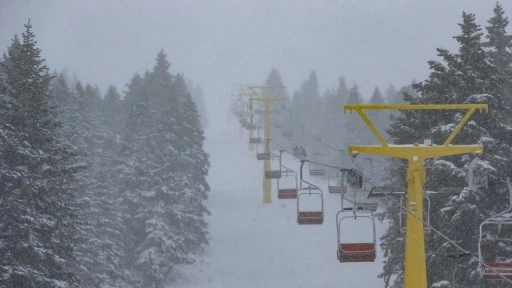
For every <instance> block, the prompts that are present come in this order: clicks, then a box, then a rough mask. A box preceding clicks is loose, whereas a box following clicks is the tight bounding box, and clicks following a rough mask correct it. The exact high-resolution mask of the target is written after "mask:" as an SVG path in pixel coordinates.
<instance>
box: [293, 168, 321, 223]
mask: <svg viewBox="0 0 512 288" xmlns="http://www.w3.org/2000/svg"><path fill="white" fill-rule="evenodd" d="M305 161H306V160H301V161H300V162H301V164H300V189H299V191H307V192H299V193H298V195H297V223H298V224H299V225H304V224H323V223H324V196H323V192H322V190H321V189H320V188H318V186H316V185H313V184H312V183H309V182H308V181H306V180H304V179H303V178H302V167H303V165H304V162H305ZM303 182H304V183H306V184H308V186H307V187H304V188H303V187H302V183H303ZM306 197H317V198H319V200H320V207H319V209H317V210H313V211H305V210H301V207H300V202H301V200H300V199H304V198H306Z"/></svg>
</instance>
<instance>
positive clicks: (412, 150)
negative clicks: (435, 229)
mask: <svg viewBox="0 0 512 288" xmlns="http://www.w3.org/2000/svg"><path fill="white" fill-rule="evenodd" d="M476 109H478V110H480V112H481V111H484V110H485V111H486V112H487V109H488V108H487V104H449V105H437V104H432V105H378V104H377V105H345V107H344V112H345V111H347V110H348V111H350V112H352V111H353V110H355V111H356V112H357V113H358V114H359V116H361V118H362V119H363V121H364V122H365V123H366V125H368V127H369V128H370V130H371V131H372V132H373V134H374V135H375V137H377V139H378V140H379V142H380V143H381V145H372V146H352V145H351V146H349V147H348V151H349V153H351V155H352V156H354V157H355V156H357V155H358V154H359V153H367V154H373V155H380V156H386V157H394V158H401V159H406V160H407V161H408V163H409V165H408V168H407V205H406V206H407V210H408V211H409V213H408V214H407V222H406V223H407V227H406V238H405V271H404V272H405V274H404V287H405V288H427V272H426V264H425V235H424V230H423V229H424V227H423V186H424V184H425V179H426V172H425V167H423V161H424V160H426V159H428V158H437V157H443V156H450V155H459V154H465V153H476V154H480V153H482V152H483V147H482V145H451V142H452V141H453V139H454V138H455V136H456V135H457V134H458V133H459V131H460V130H461V128H462V127H463V126H464V125H465V124H466V122H467V121H468V120H469V118H470V117H471V115H472V114H473V113H474V112H475V110H476ZM364 110H467V112H466V115H465V116H464V117H463V118H462V119H461V120H460V122H459V123H458V124H457V126H455V128H454V130H453V132H452V133H451V134H450V135H449V136H448V138H447V139H446V141H445V142H444V143H443V144H442V145H425V144H418V143H413V144H410V145H390V144H388V143H387V142H386V140H385V139H384V137H382V135H381V134H380V133H379V131H377V129H376V128H375V126H374V125H373V123H372V122H371V121H370V119H369V118H368V117H367V116H366V114H365V113H364Z"/></svg>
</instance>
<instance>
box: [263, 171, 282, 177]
mask: <svg viewBox="0 0 512 288" xmlns="http://www.w3.org/2000/svg"><path fill="white" fill-rule="evenodd" d="M265 178H267V179H279V178H281V171H279V170H267V171H265Z"/></svg>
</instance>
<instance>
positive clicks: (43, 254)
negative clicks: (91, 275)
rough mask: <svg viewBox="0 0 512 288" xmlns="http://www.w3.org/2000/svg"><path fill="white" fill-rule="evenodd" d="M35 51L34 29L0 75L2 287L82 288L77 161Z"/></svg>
mask: <svg viewBox="0 0 512 288" xmlns="http://www.w3.org/2000/svg"><path fill="white" fill-rule="evenodd" d="M15 39H16V38H15ZM36 43H37V42H36V40H35V35H34V33H33V32H32V26H31V25H30V22H29V23H28V24H27V25H25V31H24V32H23V34H22V41H21V42H16V41H13V44H12V45H11V47H10V48H9V49H8V52H7V55H5V56H4V60H3V62H2V65H1V67H0V70H1V71H2V73H3V75H5V83H4V87H2V89H1V91H2V92H3V93H4V96H7V97H8V99H9V101H8V104H9V105H6V106H3V107H2V114H3V115H2V118H3V119H2V120H3V121H2V130H3V131H2V132H3V133H2V137H3V138H4V139H2V143H3V145H2V149H1V150H0V167H1V170H2V171H1V172H2V173H1V175H2V176H1V177H2V179H1V181H0V182H1V186H0V187H1V188H0V189H1V196H0V197H1V200H0V211H1V212H0V219H1V221H0V226H1V227H0V240H1V242H2V245H0V251H1V252H0V253H1V254H2V259H1V260H0V273H1V277H0V286H3V287H62V286H66V287H78V277H77V276H76V275H75V273H74V272H73V267H74V259H73V244H74V238H75V221H76V207H75V205H74V204H75V200H76V194H75V193H76V189H75V188H76V187H75V185H74V181H75V174H76V167H73V166H72V164H75V161H74V154H73V150H72V149H71V147H70V146H69V145H68V143H66V142H65V141H63V139H59V137H58V134H57V130H58V128H59V127H60V126H61V123H59V121H58V119H57V115H56V109H55V101H54V99H53V98H52V96H51V95H50V93H49V83H50V80H51V76H50V74H49V73H48V68H47V66H46V65H45V64H44V62H45V60H44V59H43V58H42V57H41V50H40V49H39V48H37V46H36ZM4 103H5V102H4ZM4 103H3V104H4Z"/></svg>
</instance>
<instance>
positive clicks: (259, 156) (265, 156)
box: [256, 152, 270, 160]
mask: <svg viewBox="0 0 512 288" xmlns="http://www.w3.org/2000/svg"><path fill="white" fill-rule="evenodd" d="M256 159H257V160H270V153H265V152H263V153H256Z"/></svg>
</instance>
